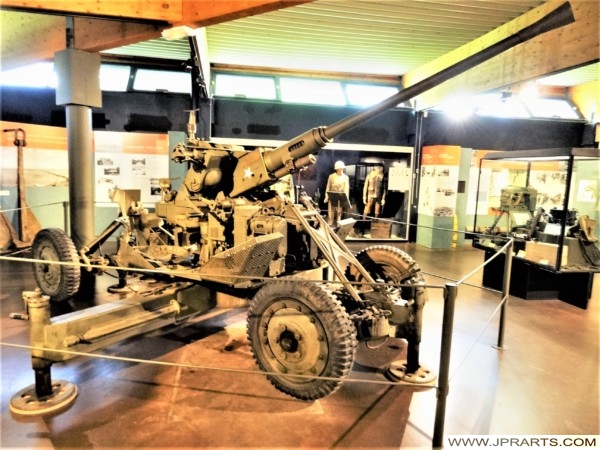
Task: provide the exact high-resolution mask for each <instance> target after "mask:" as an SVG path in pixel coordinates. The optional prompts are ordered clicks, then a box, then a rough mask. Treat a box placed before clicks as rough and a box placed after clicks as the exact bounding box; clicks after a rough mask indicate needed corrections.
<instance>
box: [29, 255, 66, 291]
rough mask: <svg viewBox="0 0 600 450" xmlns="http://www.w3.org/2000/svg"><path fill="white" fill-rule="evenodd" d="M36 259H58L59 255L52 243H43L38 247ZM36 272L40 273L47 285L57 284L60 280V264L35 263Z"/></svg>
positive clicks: (41, 278)
mask: <svg viewBox="0 0 600 450" xmlns="http://www.w3.org/2000/svg"><path fill="white" fill-rule="evenodd" d="M38 259H40V260H44V261H59V260H60V258H59V255H58V254H57V253H56V250H55V249H54V247H53V246H52V245H43V246H41V248H40V249H39V253H38ZM35 267H36V270H37V272H38V273H39V274H40V275H41V276H40V280H43V281H44V283H46V285H47V286H57V285H58V283H60V280H61V274H62V272H61V266H60V265H59V264H48V263H36V264H35Z"/></svg>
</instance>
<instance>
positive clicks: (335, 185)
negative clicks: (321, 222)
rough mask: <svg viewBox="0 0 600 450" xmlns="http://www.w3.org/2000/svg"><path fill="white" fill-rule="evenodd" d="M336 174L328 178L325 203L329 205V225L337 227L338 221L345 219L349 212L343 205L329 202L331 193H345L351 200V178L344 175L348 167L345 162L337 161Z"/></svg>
mask: <svg viewBox="0 0 600 450" xmlns="http://www.w3.org/2000/svg"><path fill="white" fill-rule="evenodd" d="M333 167H334V169H335V172H334V173H332V174H331V175H329V178H327V187H326V188H325V203H327V204H328V219H329V225H330V226H335V225H336V224H337V222H338V220H341V219H343V218H344V217H345V216H346V215H347V213H348V211H347V208H344V207H343V204H341V203H340V204H335V205H334V204H333V202H330V201H329V196H328V193H329V192H344V193H345V194H346V197H347V198H348V199H349V198H350V178H348V175H346V174H345V173H344V169H345V168H346V165H345V164H344V161H336V163H335V165H334V166H333Z"/></svg>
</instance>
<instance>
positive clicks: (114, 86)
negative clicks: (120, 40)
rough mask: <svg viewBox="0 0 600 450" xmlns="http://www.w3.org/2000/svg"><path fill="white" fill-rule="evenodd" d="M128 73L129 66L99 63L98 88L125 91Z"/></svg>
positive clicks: (129, 71)
mask: <svg viewBox="0 0 600 450" xmlns="http://www.w3.org/2000/svg"><path fill="white" fill-rule="evenodd" d="M130 73H131V68H130V67H129V66H118V65H114V64H102V65H100V89H101V90H103V91H114V92H126V91H127V85H128V84H129V74H130Z"/></svg>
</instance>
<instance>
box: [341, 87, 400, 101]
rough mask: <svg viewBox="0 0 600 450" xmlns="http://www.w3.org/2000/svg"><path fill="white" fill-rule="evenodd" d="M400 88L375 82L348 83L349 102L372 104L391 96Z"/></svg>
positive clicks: (347, 94)
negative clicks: (379, 84) (378, 84)
mask: <svg viewBox="0 0 600 450" xmlns="http://www.w3.org/2000/svg"><path fill="white" fill-rule="evenodd" d="M396 92H398V89H397V88H395V87H392V86H377V85H374V84H352V83H347V84H346V97H347V98H348V103H349V104H351V105H356V106H371V105H374V104H376V103H379V102H380V101H382V100H385V99H386V98H388V97H391V96H392V95H394V94H395V93H396Z"/></svg>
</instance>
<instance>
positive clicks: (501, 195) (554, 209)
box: [473, 148, 600, 307]
mask: <svg viewBox="0 0 600 450" xmlns="http://www.w3.org/2000/svg"><path fill="white" fill-rule="evenodd" d="M478 164H479V172H478V180H477V199H476V207H475V218H474V225H473V231H474V234H473V245H474V246H475V247H477V248H479V249H482V250H484V251H485V252H486V253H485V255H486V259H489V258H491V256H493V255H494V254H495V252H496V251H497V250H498V249H499V248H500V247H502V246H503V245H504V244H505V243H506V242H507V241H508V239H509V238H514V240H515V241H514V258H513V271H512V274H511V294H513V295H517V296H519V297H522V298H526V299H529V298H552V297H554V298H556V297H558V298H560V299H562V300H566V301H568V302H569V303H573V304H576V305H577V306H581V307H587V301H588V299H589V297H590V295H591V286H592V282H593V274H594V273H595V272H599V271H600V250H599V247H598V238H597V236H599V235H600V232H599V231H600V229H599V224H600V217H599V216H600V202H599V196H598V193H599V186H598V183H599V179H600V173H599V172H600V150H599V149H596V148H566V149H565V148H560V149H543V150H522V151H510V152H488V153H486V154H485V155H484V156H482V157H481V158H480V159H479V162H478ZM497 259H498V261H496V262H494V263H492V264H488V265H487V266H486V267H485V269H484V285H487V286H489V287H492V288H498V287H499V286H501V283H502V281H501V279H502V275H503V274H502V272H503V266H502V265H501V264H502V258H497Z"/></svg>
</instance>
